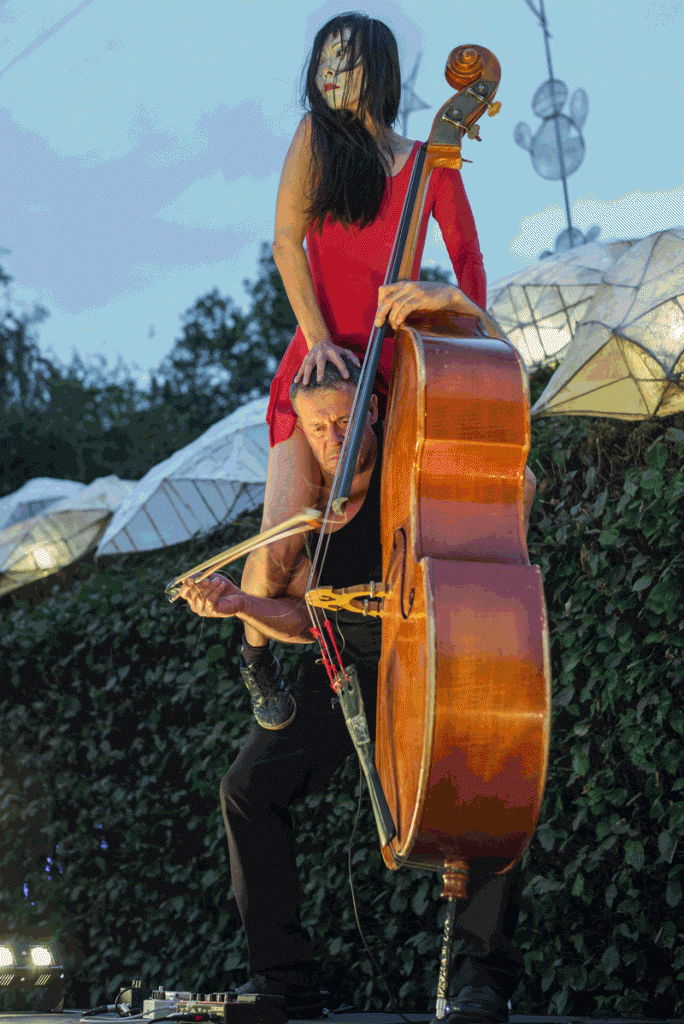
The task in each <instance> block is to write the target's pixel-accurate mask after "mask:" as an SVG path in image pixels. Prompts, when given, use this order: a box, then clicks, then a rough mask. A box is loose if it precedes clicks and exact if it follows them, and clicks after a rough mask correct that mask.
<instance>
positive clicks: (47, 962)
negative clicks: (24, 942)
mask: <svg viewBox="0 0 684 1024" xmlns="http://www.w3.org/2000/svg"><path fill="white" fill-rule="evenodd" d="M31 962H32V963H33V966H34V967H52V966H53V964H54V962H55V958H54V956H53V955H52V951H51V950H50V948H49V946H31Z"/></svg>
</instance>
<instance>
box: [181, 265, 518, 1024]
mask: <svg viewBox="0 0 684 1024" xmlns="http://www.w3.org/2000/svg"><path fill="white" fill-rule="evenodd" d="M423 287H424V286H419V285H415V286H414V287H412V288H411V289H408V290H407V289H406V288H405V286H404V285H401V286H398V285H395V286H391V289H393V290H390V289H388V290H387V292H386V294H385V296H384V297H383V295H382V294H381V305H380V308H379V313H378V316H379V317H381V316H382V317H384V316H387V314H388V313H389V319H390V323H392V326H397V318H398V316H401V312H402V309H403V312H404V317H405V316H406V315H408V312H410V311H412V310H411V309H407V306H411V303H412V301H414V300H416V301H417V300H418V299H421V297H422V301H423V302H424V301H425V298H424V293H421V292H420V289H422V288H423ZM438 287H439V288H441V289H442V290H441V299H442V301H443V302H444V303H445V304H446V303H447V302H448V286H444V287H442V286H438ZM429 290H430V292H431V293H432V294H431V299H432V300H433V301H435V300H436V294H437V292H436V289H434V288H431V289H429ZM417 292H418V294H416V293H417ZM398 295H399V296H400V298H399V300H398V301H400V302H401V303H402V304H403V305H402V307H401V308H400V309H399V311H398V312H397V305H396V303H397V296H398ZM414 308H415V307H414ZM433 308H435V307H433ZM393 316H394V318H395V319H394V320H393ZM404 317H402V319H403V318H404ZM347 368H348V370H349V372H350V376H349V379H347V380H345V379H344V378H343V377H342V375H341V374H340V372H339V370H337V368H336V367H335V366H334V365H333V364H332V363H328V364H327V366H326V367H325V375H324V376H323V379H322V380H320V381H319V380H318V379H317V375H316V374H314V375H313V376H312V379H310V380H309V382H308V384H307V385H304V383H303V381H301V380H300V381H299V382H298V384H296V385H295V384H293V389H292V392H291V399H292V402H293V405H294V407H295V409H296V412H297V415H298V417H299V421H300V425H301V429H302V430H303V432H304V435H305V437H306V439H307V441H308V443H309V445H310V447H311V450H312V452H313V453H314V455H315V458H316V460H317V462H318V464H319V466H320V469H321V474H322V477H323V481H324V485H323V489H322V494H321V504H322V505H323V506H324V504H325V501H326V500H327V496H328V494H329V489H330V486H331V483H332V479H333V476H334V474H335V469H336V466H337V459H338V456H339V451H340V448H341V445H342V440H343V438H344V433H345V430H346V426H347V423H348V418H349V413H350V410H351V406H352V402H353V399H354V393H355V386H356V381H357V379H358V370H357V368H356V367H355V366H354V365H353V363H352V362H351V361H349V362H348V363H347ZM381 463H382V427H381V424H380V423H379V422H378V420H377V403H376V401H375V396H373V399H372V400H371V406H370V410H369V413H368V415H367V418H366V423H365V427H364V433H363V439H362V443H361V449H360V452H359V457H358V460H357V466H356V474H355V476H354V480H353V484H352V488H351V494H350V500H349V502H348V504H347V509H346V512H345V515H344V517H343V518H341V519H339V520H338V521H337V522H336V523H334V524H333V526H332V531H331V533H332V536H331V538H330V544H329V547H328V551H327V556H326V560H325V563H324V566H323V569H322V573H321V578H320V579H319V580H314V582H313V585H314V586H317V585H321V586H333V587H345V586H351V585H353V584H355V583H358V582H359V581H366V580H370V579H380V578H381V568H382V551H381V546H380V471H381ZM533 497H534V477H533V475H532V474H531V473H530V474H528V475H527V476H526V488H525V514H526V517H527V516H528V515H529V509H530V506H531V503H532V498H533ZM310 569H311V563H310V558H309V552H308V551H307V550H305V549H303V550H302V551H301V552H300V555H299V558H298V560H297V563H296V565H295V569H294V572H293V575H292V577H291V580H290V582H289V585H288V588H287V591H286V592H285V593H284V594H282V595H281V596H279V597H275V598H269V597H258V596H255V595H252V594H248V593H245V592H243V591H241V590H240V589H239V588H238V587H236V586H235V585H234V584H232V583H230V582H229V581H227V580H225V579H223V578H222V577H218V576H214V577H211V576H210V577H208V578H207V579H206V580H204V581H203V582H202V583H200V584H193V583H188V584H185V585H184V586H183V588H182V590H181V597H184V598H185V599H186V600H187V601H188V604H189V605H190V607H191V609H192V610H193V611H194V612H196V613H197V614H198V615H205V616H208V617H220V618H221V617H229V616H233V615H234V616H237V617H238V618H240V619H242V621H243V622H244V623H246V624H253V625H255V626H256V627H257V628H258V629H259V630H260V631H263V632H264V633H265V634H266V635H267V636H269V637H271V638H273V639H275V640H280V641H282V642H286V643H300V644H311V643H312V640H311V633H310V625H311V620H310V618H309V613H308V611H307V606H306V602H305V599H304V592H305V589H306V585H307V581H308V578H309V573H310ZM336 619H337V621H336V625H337V628H338V629H339V631H340V632H341V634H342V637H343V640H344V645H345V658H348V659H349V661H351V662H353V663H354V664H355V665H356V666H357V670H358V675H359V682H360V685H361V690H362V695H363V699H364V703H365V706H366V711H367V714H368V720H369V727H370V729H371V732H374V725H375V700H376V688H377V666H378V661H379V657H380V630H381V624H380V619H378V618H371V617H364V616H361V615H356V614H354V613H346V614H345V613H339V614H338V615H337V617H336ZM317 653H318V652H317V651H312V653H311V655H310V656H308V655H307V656H305V657H304V659H303V663H302V665H301V667H300V670H299V676H298V679H297V681H296V682H295V683H294V684H293V687H292V689H293V690H294V697H292V696H291V695H290V693H289V692H288V691H287V690H286V689H285V687H284V686H283V685H282V682H281V681H280V679H279V678H278V680H277V683H276V685H275V686H273V685H271V686H270V689H267V690H266V691H265V692H264V693H259V691H258V690H255V692H252V689H251V688H250V693H251V694H252V703H253V705H254V707H255V717H256V719H257V724H255V725H254V727H253V728H252V731H251V732H250V734H249V736H248V738H247V740H246V742H245V745H244V747H243V748H242V750H241V751H240V754H239V755H238V757H237V759H236V761H235V763H234V764H233V765H232V767H231V768H230V770H229V771H228V773H227V775H226V776H225V778H224V779H223V781H222V783H221V806H222V810H223V816H224V822H225V827H226V834H227V838H228V846H229V852H230V863H231V875H232V881H233V891H234V894H235V898H236V901H237V904H238V909H239V911H240V915H241V918H242V922H243V925H244V928H245V931H246V934H247V940H248V947H249V962H250V970H251V972H252V977H251V978H250V980H249V981H248V982H247V983H246V984H245V985H243V986H241V988H240V989H238V990H237V991H238V992H239V993H244V994H247V993H255V992H256V993H258V992H264V993H270V994H274V995H283V996H284V997H285V1009H286V1012H287V1013H288V1014H289V1015H290V1016H297V1017H303V1016H310V1017H314V1016H317V1015H318V1014H320V1012H321V1010H322V1007H323V1001H322V999H321V996H320V993H319V992H317V990H316V974H317V964H316V961H315V959H314V953H313V945H312V943H311V939H310V937H309V935H308V934H307V932H306V931H305V930H304V929H303V928H302V925H301V922H300V916H299V907H300V902H301V889H300V884H299V879H298V877H297V872H296V868H295V862H294V843H293V834H292V826H291V819H290V817H289V811H288V808H289V807H290V805H291V804H292V803H293V802H294V800H295V799H300V798H301V797H302V796H303V795H305V794H308V793H312V792H318V791H321V790H323V789H325V788H326V786H327V784H328V782H329V780H330V778H331V776H332V774H333V772H334V771H335V769H336V768H337V767H338V766H339V764H340V763H341V762H342V761H343V760H344V758H346V757H347V756H348V755H349V754H350V753H352V752H353V746H352V743H351V740H350V738H349V735H348V733H347V729H346V725H345V722H344V718H343V716H342V713H341V710H340V708H339V707H336V708H334V707H332V706H331V700H330V696H331V694H330V688H329V685H328V680H327V677H326V675H325V672H324V670H323V668H322V666H321V665H320V664H319V663H317V661H316V657H317ZM243 678H244V674H243ZM248 688H249V687H248ZM295 700H296V707H295ZM480 867H481V870H479V869H478V865H477V863H476V862H473V865H472V866H471V880H470V884H469V898H468V899H467V900H464V901H459V902H460V904H461V905H460V906H459V916H458V919H457V922H456V934H457V935H462V936H465V937H466V938H467V940H468V947H467V950H466V953H465V954H463V955H462V956H461V957H460V958H459V963H458V965H455V966H457V973H456V975H455V978H454V989H455V992H456V993H457V994H456V996H455V998H452V999H451V1004H450V1005H451V1008H450V1012H449V1017H448V1021H447V1024H475V1022H477V1024H502V1022H505V1021H507V1020H508V1006H507V1004H508V999H509V998H510V996H511V994H512V993H513V991H514V990H515V988H516V987H517V984H518V981H519V978H520V976H521V974H522V971H523V960H522V956H521V954H520V952H519V951H518V950H517V949H516V948H515V947H514V946H513V944H512V942H511V939H512V937H513V932H514V931H515V927H516V923H517V919H518V903H519V882H520V870H519V867H517V868H515V869H513V870H511V871H509V872H508V873H507V874H506V875H503V876H497V875H492V874H491V873H490V872H488V871H487V868H486V865H484V864H483V865H481V866H480Z"/></svg>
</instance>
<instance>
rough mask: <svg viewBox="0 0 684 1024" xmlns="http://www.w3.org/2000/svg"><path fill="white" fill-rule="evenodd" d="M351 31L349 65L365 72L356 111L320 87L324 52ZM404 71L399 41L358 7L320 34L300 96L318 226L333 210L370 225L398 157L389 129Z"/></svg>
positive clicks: (343, 218) (344, 219)
mask: <svg viewBox="0 0 684 1024" xmlns="http://www.w3.org/2000/svg"><path fill="white" fill-rule="evenodd" d="M345 29H348V31H349V42H348V44H347V46H346V47H345V51H344V55H345V56H344V57H343V59H345V57H346V61H347V65H346V68H345V69H344V70H347V69H349V70H350V69H351V68H352V67H354V66H355V65H356V64H357V63H358V62H359V61H361V62H362V64H363V77H362V80H361V92H360V96H359V103H358V108H357V110H356V111H355V112H352V111H349V110H332V109H331V108H330V107H329V106H328V104H327V103H326V102H325V100H324V99H323V97H322V95H321V93H320V92H319V90H318V86H317V85H316V72H317V71H318V65H319V63H320V59H321V51H322V50H323V46H324V44H325V42H326V40H327V39H328V38H329V37H330V36H333V37H334V36H337V35H339V36H340V38H343V32H344V31H345ZM400 98H401V75H400V72H399V54H398V51H397V42H396V39H395V38H394V36H393V34H392V32H391V31H390V29H389V28H388V27H387V25H385V24H384V23H383V22H382V21H377V20H376V19H375V18H369V17H368V16H367V15H365V14H361V13H359V12H358V11H348V12H347V13H346V14H339V15H338V16H337V17H336V18H332V19H331V20H330V21H329V22H328V23H327V24H326V25H324V26H323V28H322V29H320V31H319V32H318V33H317V34H316V38H315V39H314V43H313V47H312V50H311V56H310V58H309V63H308V68H307V71H306V77H305V83H304V90H303V96H302V100H303V102H304V104H305V106H308V109H309V111H310V116H311V160H312V164H311V182H312V186H311V188H312V191H311V196H310V205H309V210H308V212H309V216H310V218H311V222H312V223H313V224H314V225H316V226H317V227H318V228H319V230H320V229H321V228H322V227H323V222H324V221H325V219H326V217H327V215H328V214H330V215H331V216H332V219H333V220H334V221H340V222H341V223H342V224H344V225H345V226H348V225H350V224H358V225H359V227H366V226H367V225H368V224H371V223H372V222H373V221H374V220H375V218H376V217H377V215H378V211H379V209H380V204H381V202H382V197H383V195H384V192H385V183H386V175H387V174H389V173H390V172H391V166H392V162H393V160H394V154H393V152H392V147H391V144H390V130H391V128H392V125H393V124H394V122H395V121H396V119H397V114H398V113H399V100H400ZM367 114H370V116H371V118H372V119H373V121H374V122H375V124H376V125H377V129H378V135H377V142H376V140H375V139H374V138H373V136H372V135H371V133H370V132H369V131H368V129H367V128H366V126H365V124H364V119H365V117H366V115H367Z"/></svg>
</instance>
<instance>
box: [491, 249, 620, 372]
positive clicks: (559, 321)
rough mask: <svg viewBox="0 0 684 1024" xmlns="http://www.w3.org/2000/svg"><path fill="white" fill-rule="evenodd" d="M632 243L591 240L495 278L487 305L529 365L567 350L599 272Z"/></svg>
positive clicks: (537, 364)
mask: <svg viewBox="0 0 684 1024" xmlns="http://www.w3.org/2000/svg"><path fill="white" fill-rule="evenodd" d="M633 244H634V243H633V242H631V241H615V242H589V243H588V244H587V245H580V246H578V247H577V248H575V249H569V250H568V251H567V252H561V253H558V254H557V255H554V256H547V257H545V258H544V259H543V260H540V261H539V262H538V263H534V264H532V265H531V266H529V267H524V268H523V269H522V270H518V271H516V273H515V274H511V275H509V276H508V277H503V278H501V279H500V280H499V281H495V282H494V284H492V285H491V286H490V287H489V288H488V289H487V310H488V312H489V313H491V315H492V316H493V317H494V318H495V320H496V321H497V322H498V323H499V325H500V326H501V329H502V330H503V331H504V332H505V334H506V337H507V338H508V340H509V341H510V343H511V344H512V345H513V346H514V348H516V349H517V350H518V352H519V353H520V355H521V356H522V357H523V359H524V361H525V365H526V367H527V369H528V370H535V369H538V368H539V367H540V366H545V365H546V364H547V363H549V362H555V361H556V360H560V359H562V358H563V356H564V355H565V352H566V351H567V348H568V345H569V344H570V341H571V339H572V337H573V334H574V332H575V328H576V327H577V324H578V323H579V321H581V320H582V318H583V317H584V315H585V313H586V310H587V307H588V305H589V303H590V302H591V300H592V298H593V296H594V293H595V292H596V289H597V288H598V286H599V284H600V283H601V280H602V278H603V275H604V274H605V273H606V272H607V271H608V270H609V269H610V268H611V267H612V266H613V264H614V263H615V260H616V259H618V258H619V257H620V256H621V255H622V253H624V252H625V251H626V250H628V249H629V248H630V246H631V245H633Z"/></svg>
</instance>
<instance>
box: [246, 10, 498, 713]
mask: <svg viewBox="0 0 684 1024" xmlns="http://www.w3.org/2000/svg"><path fill="white" fill-rule="evenodd" d="M400 89H401V78H400V70H399V59H398V53H397V45H396V41H395V39H394V36H393V35H392V33H391V31H390V30H389V29H388V28H387V26H386V25H384V24H383V23H382V22H380V21H377V20H374V19H371V18H368V17H366V16H364V15H359V14H353V13H350V14H342V15H340V16H338V17H336V18H333V19H332V20H331V21H329V22H328V23H327V24H326V25H324V26H323V28H322V29H321V30H320V31H319V32H318V34H317V36H316V38H315V40H314V44H313V49H312V52H311V57H310V60H309V65H308V71H307V76H306V85H305V97H306V101H307V104H308V107H309V112H308V113H307V114H306V116H305V117H304V119H303V120H302V121H301V123H300V125H299V127H298V128H297V131H296V132H295V136H294V139H293V140H292V144H291V146H290V149H289V151H288V154H287V157H286V158H285V164H284V166H283V171H282V176H281V179H280V185H279V189H278V198H277V205H276V221H275V236H274V242H273V256H274V259H275V262H276V266H277V267H278V270H279V272H280V275H281V277H282V279H283V284H284V286H285V290H286V291H287V295H288V298H289V300H290V303H291V305H292V309H293V310H294V313H295V316H296V317H297V323H298V325H299V326H298V327H297V331H296V333H295V335H294V337H293V339H292V342H291V343H290V345H289V347H288V349H287V351H286V353H285V355H284V357H283V360H282V362H281V364H280V367H279V369H278V372H277V373H276V376H275V378H274V380H273V383H272V385H271V398H270V403H269V408H268V414H267V419H268V423H269V429H270V443H271V451H270V458H269V466H268V476H267V483H266V494H265V501H264V516H263V525H262V529H264V530H265V529H268V528H269V527H271V526H275V525H277V524H278V523H280V522H283V520H285V519H287V518H289V517H290V516H292V515H294V514H295V513H296V512H299V511H300V510H301V509H303V508H306V507H312V506H316V504H317V503H318V500H319V497H320V493H321V487H322V486H323V485H324V484H325V483H326V482H327V483H329V481H325V480H324V479H323V477H322V475H321V470H320V469H319V466H318V464H317V462H316V461H315V459H314V457H313V455H312V452H311V449H310V448H309V445H308V443H307V441H306V439H305V437H304V435H303V433H302V431H301V429H300V427H298V423H297V416H296V414H295V412H294V410H293V408H292V405H291V404H290V400H289V388H290V384H291V383H292V380H293V377H294V376H295V375H296V376H297V377H298V378H303V380H304V383H307V382H308V380H309V377H310V375H311V373H312V372H313V371H314V370H315V371H316V373H317V377H318V380H321V379H322V375H323V372H324V368H325V364H326V362H328V361H330V362H331V363H334V364H335V365H336V366H337V367H338V369H339V370H340V372H341V373H342V376H343V377H344V378H345V379H346V378H347V377H348V376H349V371H348V369H347V366H346V364H345V362H344V359H343V358H342V357H341V353H342V352H343V351H344V352H346V354H347V356H349V358H351V360H352V362H354V363H355V364H356V365H360V360H361V359H362V357H363V354H364V352H365V349H366V346H367V344H368V340H369V337H370V334H371V332H372V329H373V323H374V321H375V320H376V316H378V305H379V295H380V299H381V300H386V301H385V302H384V306H383V305H382V303H381V308H382V311H383V312H382V314H381V318H382V319H384V318H385V316H386V315H387V313H388V311H390V310H391V311H390V312H389V317H388V319H389V321H390V323H391V324H392V326H397V323H399V322H401V320H403V319H404V318H405V316H406V313H407V311H408V310H409V307H410V308H411V309H415V308H421V309H428V308H431V301H432V296H433V294H434V296H435V298H434V301H435V303H436V305H435V306H434V307H433V308H443V298H437V292H438V291H440V289H439V287H438V288H434V286H433V287H432V288H431V286H430V285H419V284H417V283H415V284H410V285H409V284H404V285H403V286H402V285H401V284H398V285H395V286H393V287H392V288H391V289H385V290H383V291H380V289H381V287H382V282H383V280H384V277H385V272H386V269H387V264H388V262H389V258H390V252H391V249H392V244H393V242H394V236H395V233H396V229H397V225H398V222H399V217H400V214H401V208H402V205H403V201H404V196H405V193H406V189H407V185H408V181H409V177H410V172H411V168H412V166H413V161H414V159H415V155H416V152H417V150H418V148H419V146H420V143H419V142H413V141H411V140H410V139H404V138H402V137H401V136H400V135H398V134H397V133H396V132H394V131H393V130H392V125H393V124H394V122H395V120H396V117H397V114H398V109H399V99H400ZM430 213H432V214H433V215H434V217H435V219H436V220H437V222H438V223H439V225H440V228H441V231H442V236H443V238H444V241H445V244H446V247H447V250H448V252H449V256H450V258H451V262H452V264H453V268H454V271H455V273H456V277H457V279H458V283H459V286H460V289H461V290H459V289H458V288H454V289H453V293H454V295H455V296H456V306H458V305H459V300H462V303H461V305H462V308H463V310H464V311H468V312H472V311H473V305H472V303H473V302H475V303H477V304H478V305H479V306H484V304H485V300H486V281H485V274H484V269H483V265H482V255H481V253H480V248H479V244H478V239H477V233H476V230H475V224H474V221H473V217H472V213H471V211H470V206H469V204H468V200H467V198H466V195H465V191H464V189H463V184H462V182H461V176H460V174H459V172H458V171H451V170H447V169H439V170H437V171H435V172H433V174H432V178H431V181H430V185H429V188H428V192H427V198H426V202H425V213H424V218H423V223H422V227H421V234H420V237H419V244H418V247H417V251H418V253H420V252H421V251H422V243H423V240H424V238H425V233H426V231H427V221H428V218H429V214H430ZM305 239H306V250H305V249H304V240H305ZM307 255H308V259H307ZM417 264H419V257H418V258H417ZM413 270H414V273H413V274H412V275H411V276H412V277H417V276H418V270H419V265H417V266H416V267H414V268H413ZM441 292H443V289H441ZM469 299H470V300H472V301H469ZM398 311H399V312H398ZM378 318H379V319H380V316H378ZM392 347H393V342H392V339H391V338H389V339H387V341H386V342H385V345H384V347H383V351H382V355H381V358H380V364H379V368H378V374H377V378H376V384H375V391H376V393H377V395H378V404H379V409H380V416H381V418H382V417H384V406H385V400H386V397H387V386H388V383H389V373H390V367H391V363H392ZM301 547H302V538H301V537H295V538H293V539H291V540H287V541H282V542H280V543H278V544H273V545H270V546H268V547H264V548H261V549H260V550H258V551H256V552H253V553H252V554H251V555H250V556H249V558H248V560H247V563H246V566H245V571H244V574H243V577H242V589H243V590H246V591H248V592H249V593H252V594H256V595H259V596H263V597H275V596H277V595H278V594H280V593H282V592H283V591H284V590H285V589H286V587H287V585H288V582H289V581H290V577H291V574H292V566H293V564H294V562H295V560H296V556H297V553H298V551H299V550H300V549H301ZM245 641H246V642H245V645H244V646H243V658H244V661H245V665H246V666H247V669H248V673H249V672H250V671H251V674H252V675H253V674H254V671H256V674H257V677H256V679H254V680H252V682H257V683H258V682H259V679H260V678H262V677H263V678H262V681H263V682H264V683H267V682H268V679H269V677H270V676H272V675H273V674H274V673H276V674H277V671H278V669H277V663H275V660H274V659H273V658H272V656H270V654H269V652H268V646H267V638H266V637H265V636H264V634H262V633H260V632H259V630H258V629H257V628H256V626H252V625H250V624H248V623H246V624H245ZM250 666H252V669H251V670H250ZM243 676H245V671H244V669H243ZM245 681H246V682H248V680H247V678H246V676H245ZM276 727H277V726H276Z"/></svg>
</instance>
